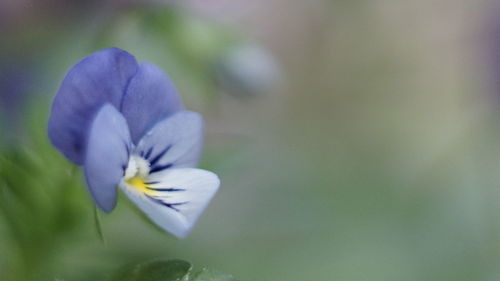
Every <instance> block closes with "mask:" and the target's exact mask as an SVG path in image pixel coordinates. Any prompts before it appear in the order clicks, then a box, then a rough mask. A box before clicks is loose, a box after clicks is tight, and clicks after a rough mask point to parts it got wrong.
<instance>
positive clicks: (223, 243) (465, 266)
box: [0, 0, 500, 281]
mask: <svg viewBox="0 0 500 281" xmlns="http://www.w3.org/2000/svg"><path fill="white" fill-rule="evenodd" d="M0 34H1V36H0V139H1V146H0V147H1V148H0V280H6V281H11V280H12V281H17V280H20V281H21V280H23V281H24V280H67V281H84V280H89V281H90V280H92V281H99V280H103V281H105V280H107V278H109V277H110V276H111V275H112V273H113V272H114V271H116V270H117V269H118V268H120V267H122V266H124V265H126V264H130V263H138V262H142V261H146V260H150V259H156V258H167V259H168V258H181V259H185V260H188V261H191V262H193V263H194V264H195V265H196V266H209V267H212V268H217V269H220V270H222V271H225V272H229V273H231V274H233V275H234V276H236V277H237V278H238V279H239V280H242V281H244V280H247V281H250V280H261V281H271V280H274V281H275V280H280V281H281V280H289V281H309V280H314V281H320V280H325V281H330V280H342V281H351V280H352V281H361V280H370V281H378V280H379V281H391V280H394V281H402V280H408V281H413V280H415V281H417V280H436V281H442V280H457V281H458V280H467V281H470V280H478V281H496V280H500V266H499V265H500V172H499V171H500V123H499V121H500V2H495V1H487V0H476V1H466V0H438V1H430V0H421V1H397V0H369V1H361V0H356V1H354V0H352V1H346V0H330V1H327V0H310V1H289V0H255V1H244V0H233V1H229V0H178V1H174V0H172V1H140V0H135V1H133V0H129V1H126V0H121V1H120V0H114V1H113V0H107V1H97V0H95V1H83V0H82V1H76V0H72V1H69V0H1V2H0ZM111 46H116V47H119V48H122V49H125V50H127V51H129V52H131V53H132V54H134V55H136V57H137V58H138V59H139V60H147V61H151V62H153V63H155V64H157V65H159V66H161V67H162V68H163V69H164V70H166V71H167V72H168V73H169V74H170V75H171V76H172V78H173V80H174V82H175V83H176V85H177V87H178V89H179V91H180V92H181V94H182V96H183V98H184V101H185V103H186V105H187V107H188V108H189V109H191V110H194V111H199V112H202V113H203V114H204V116H205V118H206V125H207V132H206V145H205V153H204V157H203V161H202V163H201V166H202V167H203V168H206V169H210V170H213V171H215V172H216V173H218V174H219V175H220V177H221V179H222V186H221V189H220V192H219V193H218V195H217V196H216V198H215V199H214V201H213V202H212V203H211V205H210V206H209V208H208V209H207V211H206V212H205V214H204V215H203V217H202V218H201V220H200V221H199V223H198V225H197V226H196V228H195V229H194V231H193V232H192V234H191V235H190V236H189V237H188V238H187V239H184V240H178V239H175V238H174V237H172V236H170V235H168V234H165V233H163V232H161V231H159V230H157V229H156V228H155V227H152V226H151V225H150V224H149V223H148V222H147V221H145V220H144V219H143V218H142V217H141V216H140V215H139V214H138V213H137V212H136V211H135V210H134V208H133V206H132V205H131V204H130V203H128V202H127V200H126V199H125V198H121V199H120V202H119V204H118V207H117V209H116V210H115V211H114V212H113V213H111V214H109V215H104V214H100V213H97V214H95V210H94V207H93V205H92V202H91V200H90V198H89V195H88V193H87V191H86V189H85V186H84V183H83V180H82V177H81V174H80V172H79V169H78V168H77V167H74V166H73V165H72V164H70V163H69V161H67V160H66V159H64V158H63V157H62V156H61V155H60V154H59V153H58V152H57V151H56V150H55V149H54V148H53V147H52V146H51V145H50V143H49V142H48V140H47V136H46V122H47V118H48V112H49V109H50V102H51V99H52V98H53V96H54V95H55V92H56V90H57V88H58V86H59V83H60V82H61V80H62V78H63V77H64V75H65V73H66V71H67V70H68V69H69V68H70V67H71V66H72V65H73V64H74V63H75V62H76V61H78V60H79V59H81V58H82V57H84V56H86V55H87V54H89V53H91V52H94V51H96V50H99V49H102V48H106V47H111ZM96 216H97V217H100V219H96V218H95V217H96ZM96 221H100V226H101V227H100V228H99V227H96ZM99 229H101V232H102V235H99Z"/></svg>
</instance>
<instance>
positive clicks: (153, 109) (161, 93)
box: [120, 63, 184, 143]
mask: <svg viewBox="0 0 500 281" xmlns="http://www.w3.org/2000/svg"><path fill="white" fill-rule="evenodd" d="M183 108H184V107H183V105H182V101H181V98H180V97H179V94H178V93H177V90H176V89H175V86H174V84H173V83H172V81H171V80H170V79H169V78H168V76H167V75H166V74H165V73H164V72H163V71H162V70H161V69H160V68H158V67H157V66H155V65H153V64H150V63H142V64H141V65H140V66H139V70H138V71H137V73H136V75H135V76H134V77H133V78H132V80H130V84H129V86H128V88H127V91H126V94H125V96H124V98H123V103H122V107H121V109H120V111H121V112H122V113H123V115H124V116H125V118H126V119H127V122H128V124H129V128H130V134H131V136H132V140H133V141H134V143H138V142H139V140H140V138H141V137H142V136H143V135H144V134H145V133H146V132H147V131H148V130H150V129H151V127H152V126H153V125H154V124H155V123H156V122H158V121H160V120H162V119H164V118H166V117H168V116H170V115H172V114H173V113H175V112H177V111H179V110H181V109H183Z"/></svg>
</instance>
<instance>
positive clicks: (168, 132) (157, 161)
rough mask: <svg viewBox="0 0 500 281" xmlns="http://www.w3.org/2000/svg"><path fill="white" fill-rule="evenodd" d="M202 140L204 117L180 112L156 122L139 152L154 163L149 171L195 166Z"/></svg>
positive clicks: (138, 148)
mask: <svg viewBox="0 0 500 281" xmlns="http://www.w3.org/2000/svg"><path fill="white" fill-rule="evenodd" d="M202 142H203V118H202V117H201V115H200V114H198V113H195V112H191V111H180V112H178V113H176V114H174V115H173V116H171V117H168V118H167V119H164V120H163V121H161V122H159V123H158V124H156V125H155V126H154V127H153V129H151V131H149V132H148V133H147V134H146V135H145V136H144V137H143V138H142V139H141V140H140V141H139V144H138V146H137V149H136V153H138V154H139V155H141V156H142V157H144V158H145V159H146V160H148V162H149V163H150V164H151V167H150V168H151V171H150V173H156V172H159V171H162V170H164V169H167V168H186V167H195V166H196V164H197V162H198V158H199V156H200V153H201V149H202Z"/></svg>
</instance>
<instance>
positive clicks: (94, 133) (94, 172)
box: [84, 104, 132, 212]
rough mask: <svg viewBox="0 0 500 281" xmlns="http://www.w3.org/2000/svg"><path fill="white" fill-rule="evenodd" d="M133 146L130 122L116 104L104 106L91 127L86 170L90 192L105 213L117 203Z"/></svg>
mask: <svg viewBox="0 0 500 281" xmlns="http://www.w3.org/2000/svg"><path fill="white" fill-rule="evenodd" d="M131 147H132V143H131V141H130V134H129V131H128V128H127V121H126V120H125V118H123V115H121V114H120V112H118V110H116V109H115V107H114V106H112V105H110V104H106V105H104V106H103V107H102V108H101V109H100V110H99V112H98V113H97V115H96V116H95V118H94V120H93V122H92V125H91V128H90V132H89V138H88V147H87V153H86V157H85V164H84V171H85V178H86V180H87V185H88V187H89V190H90V194H91V195H92V197H93V199H94V201H95V203H96V204H97V206H99V207H100V208H101V209H102V210H103V211H105V212H110V211H111V210H113V208H114V207H115V205H116V190H117V188H118V184H119V183H120V181H121V180H122V177H123V175H124V171H125V169H126V167H127V164H128V159H129V153H130V149H131Z"/></svg>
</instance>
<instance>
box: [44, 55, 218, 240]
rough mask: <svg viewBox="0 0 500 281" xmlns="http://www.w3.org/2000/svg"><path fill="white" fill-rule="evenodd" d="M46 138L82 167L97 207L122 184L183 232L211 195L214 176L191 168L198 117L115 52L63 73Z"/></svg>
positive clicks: (108, 205)
mask: <svg viewBox="0 0 500 281" xmlns="http://www.w3.org/2000/svg"><path fill="white" fill-rule="evenodd" d="M48 132H49V138H50V140H51V141H52V143H53V144H54V146H55V147H56V148H57V149H59V150H60V151H61V152H62V153H63V154H64V155H65V156H66V157H67V158H68V159H69V160H70V161H72V162H74V163H76V164H77V165H82V166H83V169H84V174H85V178H86V181H87V186H88V189H89V191H90V194H91V195H92V198H93V199H94V201H95V203H96V204H97V206H99V207H100V208H101V209H102V210H103V211H105V212H110V211H112V210H113V208H114V207H115V205H116V201H117V192H118V188H120V189H121V190H122V191H123V192H124V193H125V194H126V195H127V197H128V198H129V199H130V200H131V201H132V202H134V203H135V204H136V205H137V206H138V207H139V209H141V210H142V211H143V212H144V213H145V214H146V215H147V216H148V217H149V218H150V219H151V220H152V221H153V222H155V223H156V224H157V225H158V226H160V227H161V228H163V229H165V230H166V231H168V232H170V233H172V234H174V235H176V236H178V237H184V236H186V235H187V234H188V233H189V231H190V230H191V229H192V227H193V226H194V224H195V223H196V220H197V219H198V217H199V216H200V215H201V213H202V212H203V210H204V209H205V207H206V206H207V205H208V203H209V202H210V200H211V199H212V197H213V196H214V195H215V193H216V191H217V189H218V187H219V183H220V182H219V178H218V177H217V175H215V174H214V173H212V172H209V171H205V170H201V169H197V168H195V167H196V165H197V162H198V158H199V156H200V153H201V149H202V142H203V119H202V117H201V116H200V115H199V114H198V113H194V112H190V111H187V110H185V109H184V106H183V104H182V101H181V99H180V97H179V95H178V93H177V91H176V89H175V87H174V85H173V84H172V82H171V81H170V79H169V78H168V77H167V75H166V74H165V73H164V72H163V71H162V70H161V69H159V68H158V67H157V66H155V65H153V64H150V63H140V64H139V63H137V61H136V60H135V58H134V57H133V56H132V55H131V54H129V53H127V52H125V51H123V50H120V49H117V48H111V49H105V50H102V51H98V52H96V53H94V54H91V55H89V56H88V57H86V58H84V59H83V60H81V61H80V62H79V63H77V64H76V65H75V66H74V67H73V68H72V69H71V70H70V71H69V72H68V74H67V75H66V77H65V78H64V80H63V82H62V84H61V87H60V89H59V91H58V92H57V95H56V97H55V99H54V102H53V105H52V112H51V115H50V119H49V126H48Z"/></svg>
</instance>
